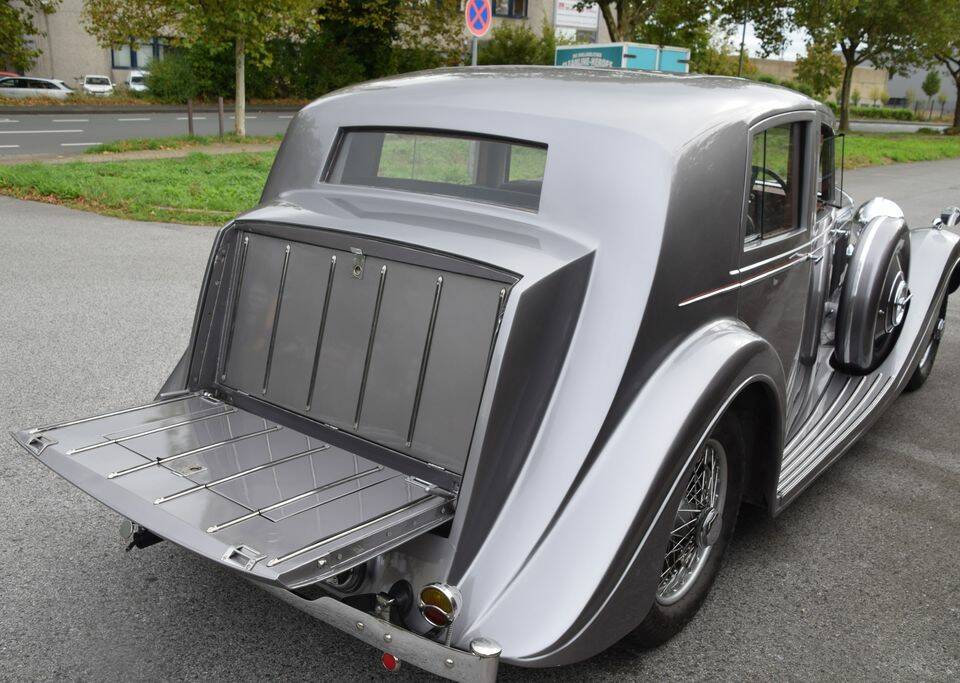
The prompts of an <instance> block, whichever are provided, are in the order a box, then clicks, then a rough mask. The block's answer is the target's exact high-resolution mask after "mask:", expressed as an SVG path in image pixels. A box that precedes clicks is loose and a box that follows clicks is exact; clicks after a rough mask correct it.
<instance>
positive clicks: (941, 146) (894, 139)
mask: <svg viewBox="0 0 960 683" xmlns="http://www.w3.org/2000/svg"><path fill="white" fill-rule="evenodd" d="M839 156H840V150H839V148H838V149H837V162H838V163H839ZM954 157H960V136H958V135H924V134H920V133H851V134H849V135H847V139H846V151H845V156H844V166H845V167H846V168H847V169H851V168H863V167H865V166H884V165H886V164H897V163H906V162H911V161H936V160H937V159H952V158H954Z"/></svg>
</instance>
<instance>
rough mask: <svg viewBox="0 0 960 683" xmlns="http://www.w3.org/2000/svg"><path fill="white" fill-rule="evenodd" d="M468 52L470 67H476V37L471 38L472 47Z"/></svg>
mask: <svg viewBox="0 0 960 683" xmlns="http://www.w3.org/2000/svg"><path fill="white" fill-rule="evenodd" d="M461 44H462V43H461ZM470 52H471V57H470V65H471V66H476V65H477V37H476V36H474V37H473V45H472V47H471V49H470Z"/></svg>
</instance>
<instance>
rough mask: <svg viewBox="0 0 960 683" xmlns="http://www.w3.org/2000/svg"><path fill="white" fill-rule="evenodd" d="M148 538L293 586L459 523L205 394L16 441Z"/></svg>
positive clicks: (355, 460) (325, 447) (309, 442)
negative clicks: (153, 536)
mask: <svg viewBox="0 0 960 683" xmlns="http://www.w3.org/2000/svg"><path fill="white" fill-rule="evenodd" d="M13 437H14V438H15V439H16V440H17V442H18V443H19V444H20V445H21V446H23V447H24V448H25V449H26V450H27V451H28V452H29V453H30V454H31V455H33V456H34V457H36V458H37V459H38V460H40V462H42V463H43V464H45V465H47V466H48V467H49V468H50V469H52V470H53V471H55V472H56V473H57V474H59V475H60V476H62V477H64V478H65V479H67V480H68V481H70V482H71V483H73V484H74V485H76V486H77V487H79V488H80V489H82V490H84V491H86V492H87V493H89V494H90V495H92V496H93V497H94V498H96V499H98V500H100V501H101V502H103V503H104V504H106V505H108V506H109V507H111V508H112V509H114V510H116V511H117V512H118V513H120V514H121V515H123V516H124V517H126V518H128V519H130V520H132V521H134V522H136V523H137V524H139V525H140V526H142V527H144V528H146V529H149V530H150V531H152V532H153V533H155V534H156V535H158V536H160V537H162V538H165V539H167V540H169V541H172V542H174V543H177V544H179V545H182V546H184V547H185V548H187V549H189V550H192V551H194V552H196V553H198V554H200V555H202V556H204V557H206V558H208V559H211V560H213V561H215V562H218V563H220V564H222V565H224V566H227V567H229V568H231V569H234V570H236V571H240V572H242V573H244V574H245V575H247V576H248V577H249V578H252V579H255V580H258V581H260V582H263V583H267V584H270V585H275V586H280V587H283V588H287V589H295V588H301V587H303V586H306V585H309V584H313V583H316V582H318V581H323V580H325V579H327V578H330V577H332V576H334V575H336V574H338V573H340V572H342V571H345V570H346V569H349V568H350V567H353V566H356V565H357V564H360V563H362V562H365V561H367V560H368V559H372V558H373V557H376V556H378V555H381V554H383V553H384V552H387V551H389V550H391V549H392V548H395V547H397V546H398V545H400V544H402V543H405V542H407V541H409V540H411V539H413V538H415V537H417V536H419V535H421V534H423V533H425V532H427V531H429V530H430V529H432V528H434V527H437V526H439V525H441V524H443V523H444V522H446V521H448V520H450V519H451V518H452V517H453V505H454V501H453V495H452V494H451V493H449V492H447V491H445V490H443V489H440V488H438V487H437V486H435V485H433V484H431V483H429V482H426V481H424V480H422V479H419V478H417V477H414V476H411V475H410V473H405V472H401V471H398V470H395V469H392V468H390V467H388V466H387V465H386V464H384V463H376V462H372V461H370V460H368V459H366V458H363V457H361V456H359V455H356V454H354V453H351V452H349V451H348V450H346V449H344V448H339V447H337V446H334V445H331V444H328V443H324V442H322V441H319V440H317V439H314V438H311V437H308V436H305V435H303V434H300V433H299V432H297V431H295V430H292V429H289V428H287V427H283V426H281V425H279V424H276V423H273V422H271V421H270V420H267V419H265V418H263V417H259V416H257V415H255V414H253V413H251V412H248V411H246V410H243V409H241V408H239V407H236V406H230V405H227V404H224V403H222V402H221V401H219V400H217V399H214V398H212V397H211V396H209V395H206V394H199V393H197V394H188V395H183V396H178V397H176V398H172V399H167V400H163V401H156V402H153V403H150V404H148V405H145V406H140V407H138V408H129V409H125V410H118V411H115V412H112V413H108V414H106V415H100V416H95V417H91V418H84V419H81V420H72V421H68V422H63V423H59V424H50V425H47V426H44V427H40V428H36V429H30V430H25V431H21V432H17V433H15V434H13Z"/></svg>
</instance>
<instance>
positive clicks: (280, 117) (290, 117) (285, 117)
mask: <svg viewBox="0 0 960 683" xmlns="http://www.w3.org/2000/svg"><path fill="white" fill-rule="evenodd" d="M277 118H278V119H292V118H293V117H292V116H278V117H277Z"/></svg>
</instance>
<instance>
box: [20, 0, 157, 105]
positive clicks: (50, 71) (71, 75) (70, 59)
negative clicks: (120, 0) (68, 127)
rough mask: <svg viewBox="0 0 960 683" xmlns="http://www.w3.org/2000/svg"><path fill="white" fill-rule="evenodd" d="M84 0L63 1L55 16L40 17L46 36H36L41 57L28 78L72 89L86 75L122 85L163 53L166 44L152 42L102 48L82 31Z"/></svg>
mask: <svg viewBox="0 0 960 683" xmlns="http://www.w3.org/2000/svg"><path fill="white" fill-rule="evenodd" d="M82 11H83V0H63V1H62V3H61V4H60V5H58V6H57V10H56V11H55V12H53V13H52V14H46V15H44V14H41V15H39V16H38V17H37V18H36V21H35V23H36V25H37V27H38V28H40V30H41V31H42V32H43V33H44V34H45V35H40V36H35V37H34V38H33V42H34V45H36V47H37V48H38V49H39V50H40V52H41V53H40V57H39V58H38V59H37V62H36V64H34V65H33V68H31V69H30V70H29V71H28V72H27V74H26V75H28V76H38V77H40V78H57V79H59V80H61V81H63V82H64V83H66V84H67V85H68V86H69V87H71V88H72V87H75V86H77V85H78V84H79V81H80V79H81V77H83V76H84V75H87V74H97V75H101V76H109V77H110V78H111V80H113V81H114V82H122V81H125V80H126V78H127V74H128V73H129V72H130V70H131V69H146V68H149V64H150V62H151V61H152V60H154V59H156V58H158V57H160V56H161V55H162V53H163V44H162V43H161V41H160V40H159V39H153V40H151V41H149V42H148V43H147V44H145V45H139V46H138V45H128V46H126V47H124V48H122V49H119V50H110V49H105V48H102V47H100V46H99V45H98V44H97V41H96V39H95V38H94V37H93V36H92V35H90V34H89V33H87V31H86V30H85V29H84V28H83V22H82V20H81V12H82Z"/></svg>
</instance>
